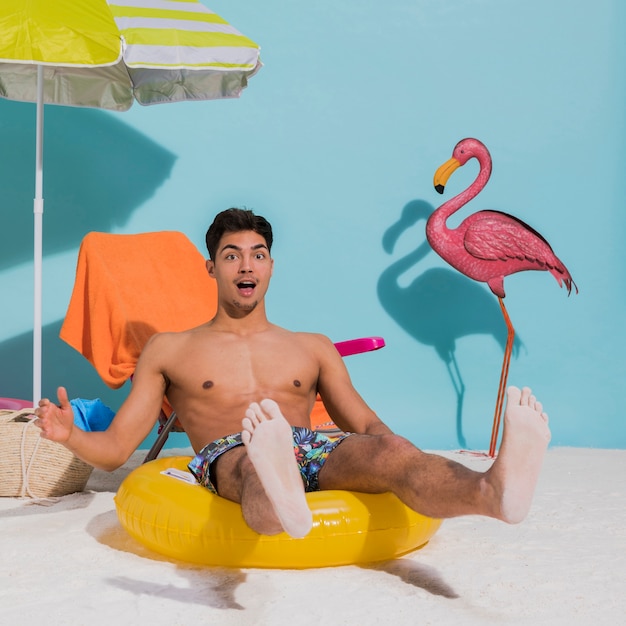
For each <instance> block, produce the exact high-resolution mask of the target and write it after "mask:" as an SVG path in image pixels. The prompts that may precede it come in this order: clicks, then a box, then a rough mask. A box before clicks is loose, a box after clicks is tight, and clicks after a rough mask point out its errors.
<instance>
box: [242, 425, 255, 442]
mask: <svg viewBox="0 0 626 626" xmlns="http://www.w3.org/2000/svg"><path fill="white" fill-rule="evenodd" d="M244 421H245V420H244ZM241 441H242V442H243V445H244V446H247V445H248V444H249V443H250V442H251V441H252V433H251V432H250V431H248V430H245V429H244V430H242V431H241Z"/></svg>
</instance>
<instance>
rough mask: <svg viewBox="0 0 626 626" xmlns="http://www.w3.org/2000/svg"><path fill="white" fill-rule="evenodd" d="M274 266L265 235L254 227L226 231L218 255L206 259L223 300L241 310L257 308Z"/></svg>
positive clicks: (225, 303) (224, 302)
mask: <svg viewBox="0 0 626 626" xmlns="http://www.w3.org/2000/svg"><path fill="white" fill-rule="evenodd" d="M273 268H274V260H273V259H272V258H271V257H270V253H269V250H268V249H267V244H266V243H265V239H264V238H263V237H262V236H261V235H259V234H258V233H255V232H254V231H252V230H244V231H239V232H236V233H224V235H223V236H222V238H221V239H220V242H219V244H218V246H217V252H216V254H215V259H213V260H209V261H207V269H208V271H209V275H210V276H211V277H212V278H215V279H216V280H217V290H218V294H219V299H220V301H221V302H222V303H223V304H224V305H225V306H229V307H234V309H236V310H239V311H241V312H242V313H244V312H249V311H252V310H254V309H255V308H256V306H257V305H258V304H259V302H261V301H262V300H263V298H264V297H265V293H266V292H267V288H268V286H269V282H270V278H271V276H272V271H273Z"/></svg>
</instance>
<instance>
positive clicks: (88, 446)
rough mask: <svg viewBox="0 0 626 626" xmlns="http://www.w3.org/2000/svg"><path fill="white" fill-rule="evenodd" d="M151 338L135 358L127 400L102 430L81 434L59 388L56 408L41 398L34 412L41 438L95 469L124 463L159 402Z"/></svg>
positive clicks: (160, 384) (161, 386)
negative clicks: (139, 355) (136, 360)
mask: <svg viewBox="0 0 626 626" xmlns="http://www.w3.org/2000/svg"><path fill="white" fill-rule="evenodd" d="M153 339H155V340H156V341H152V339H151V340H150V341H149V342H148V343H147V344H146V347H145V348H144V351H143V353H142V355H141V357H140V358H139V361H138V363H137V368H136V370H135V375H134V378H133V384H132V387H131V390H130V393H129V395H128V397H127V398H126V400H125V401H124V403H123V404H122V406H121V407H120V410H119V411H118V412H117V414H116V415H115V417H114V418H113V421H112V422H111V425H110V426H109V427H108V428H107V429H106V430H105V431H102V432H85V431H84V430H82V429H81V428H79V427H78V426H76V425H75V424H74V415H73V412H72V407H71V405H70V402H69V398H68V395H67V391H66V390H65V388H64V387H59V389H58V392H57V394H58V400H59V405H58V406H57V405H55V404H53V403H52V402H50V400H48V399H47V398H44V399H43V400H41V401H40V402H39V408H38V409H37V410H36V411H35V414H36V415H37V417H38V419H37V420H36V421H35V424H36V425H37V426H39V428H41V436H42V437H44V438H45V439H49V440H51V441H56V442H58V443H61V444H63V445H64V446H65V447H66V448H67V449H68V450H70V451H71V452H73V453H74V454H75V455H76V456H77V457H79V458H81V459H82V460H83V461H85V462H86V463H89V465H93V466H94V467H97V468H99V469H103V470H107V471H111V470H114V469H116V468H118V467H119V466H120V465H122V464H124V463H125V462H126V461H127V460H128V458H129V457H130V455H131V454H132V453H133V452H134V451H135V450H136V448H137V446H139V444H140V443H141V442H142V441H143V440H144V439H145V438H146V437H147V436H148V434H149V433H150V430H151V429H152V426H153V425H154V423H155V422H156V419H157V417H158V415H159V413H160V410H161V405H162V402H163V395H164V393H165V379H164V377H163V375H162V373H161V367H160V365H159V358H158V355H159V351H158V350H156V349H155V347H154V343H158V339H157V337H156V336H155V337H153Z"/></svg>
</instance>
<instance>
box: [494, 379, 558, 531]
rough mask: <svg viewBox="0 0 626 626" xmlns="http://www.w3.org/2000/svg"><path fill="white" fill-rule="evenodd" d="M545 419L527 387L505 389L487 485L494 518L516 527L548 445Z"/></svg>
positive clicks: (525, 510)
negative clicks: (499, 432)
mask: <svg viewBox="0 0 626 626" xmlns="http://www.w3.org/2000/svg"><path fill="white" fill-rule="evenodd" d="M549 442H550V429H549V428H548V416H547V415H546V413H544V412H543V407H542V406H541V402H538V401H537V399H536V398H535V396H533V395H532V392H531V390H530V389H529V388H528V387H524V388H523V389H522V390H521V391H520V390H519V389H518V388H517V387H509V388H508V389H507V405H506V409H505V411H504V430H503V435H502V445H501V446H500V451H499V452H498V457H497V458H496V460H495V462H494V464H493V465H492V467H491V469H490V470H489V471H488V472H487V474H486V479H487V483H488V484H489V485H490V486H491V487H492V488H493V490H494V491H495V497H496V499H497V502H498V503H499V510H498V511H497V513H496V517H498V518H499V519H501V520H503V521H505V522H509V523H510V524H517V523H519V522H521V521H522V520H523V519H524V518H525V517H526V515H527V514H528V511H529V510H530V505H531V503H532V499H533V494H534V492H535V487H536V485H537V480H538V478H539V472H540V470H541V465H542V462H543V457H544V455H545V452H546V449H547V447H548V443H549Z"/></svg>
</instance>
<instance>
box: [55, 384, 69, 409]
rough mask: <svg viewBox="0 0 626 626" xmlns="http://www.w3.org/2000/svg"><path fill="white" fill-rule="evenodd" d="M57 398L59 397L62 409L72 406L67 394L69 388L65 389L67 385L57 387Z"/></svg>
mask: <svg viewBox="0 0 626 626" xmlns="http://www.w3.org/2000/svg"><path fill="white" fill-rule="evenodd" d="M57 398H58V399H59V406H60V407H61V409H69V408H70V406H71V405H70V399H69V397H68V395H67V389H65V387H59V388H58V389H57Z"/></svg>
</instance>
